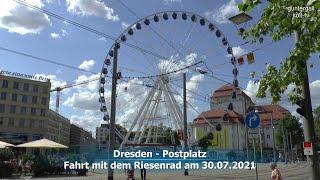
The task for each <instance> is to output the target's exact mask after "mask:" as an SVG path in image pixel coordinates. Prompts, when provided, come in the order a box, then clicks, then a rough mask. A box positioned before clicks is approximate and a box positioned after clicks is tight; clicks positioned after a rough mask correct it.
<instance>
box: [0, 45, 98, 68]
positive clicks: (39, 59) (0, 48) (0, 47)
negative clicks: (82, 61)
mask: <svg viewBox="0 0 320 180" xmlns="http://www.w3.org/2000/svg"><path fill="white" fill-rule="evenodd" d="M0 50H3V51H7V52H11V53H14V54H18V55H21V56H26V57H29V58H32V59H35V60H38V61H41V62H46V63H51V64H55V65H58V66H62V67H66V68H69V69H73V70H77V71H82V72H86V73H91V74H97V73H96V72H93V71H88V70H85V69H81V68H78V67H76V66H72V65H68V64H63V63H59V62H57V61H53V60H50V59H46V58H42V57H38V56H34V55H31V54H27V53H24V52H20V51H16V50H13V49H8V48H5V47H2V46H0Z"/></svg>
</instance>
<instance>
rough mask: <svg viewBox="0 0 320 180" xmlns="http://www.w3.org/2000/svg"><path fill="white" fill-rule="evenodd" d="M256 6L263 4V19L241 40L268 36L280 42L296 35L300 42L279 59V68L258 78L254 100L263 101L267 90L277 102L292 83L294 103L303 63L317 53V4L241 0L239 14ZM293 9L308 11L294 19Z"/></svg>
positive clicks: (300, 0) (319, 3) (319, 24)
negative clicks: (257, 87)
mask: <svg viewBox="0 0 320 180" xmlns="http://www.w3.org/2000/svg"><path fill="white" fill-rule="evenodd" d="M259 4H263V5H266V7H265V9H264V11H263V13H262V16H261V18H260V20H259V21H258V22H257V23H256V24H254V25H253V26H252V27H250V28H249V29H247V30H245V31H244V32H242V33H241V36H242V37H243V39H250V40H251V42H253V43H255V42H260V43H263V40H264V39H263V38H264V37H265V36H270V37H272V39H273V41H279V40H281V39H283V38H284V37H288V36H291V35H292V34H293V33H294V32H297V33H298V34H299V36H298V39H299V41H298V42H297V43H296V45H295V47H294V49H293V50H292V51H291V52H290V54H289V55H288V57H287V58H285V59H283V60H282V62H281V64H280V67H278V68H277V67H276V66H274V65H269V66H268V67H267V69H266V72H265V73H264V74H263V75H262V77H261V80H260V86H259V90H258V94H257V97H260V98H263V97H265V96H266V91H270V94H271V96H272V101H273V103H276V102H278V101H279V100H280V97H281V94H282V93H284V91H285V90H286V89H287V87H288V85H290V84H293V85H295V87H296V88H295V89H294V90H293V92H292V93H291V94H290V96H289V99H290V100H291V102H295V101H296V100H297V98H298V97H299V96H300V95H301V91H302V90H301V86H302V82H303V77H304V75H305V73H306V71H305V69H304V63H306V61H307V60H308V59H309V57H310V55H311V54H313V53H317V52H320V30H319V29H320V28H319V27H320V19H319V17H320V13H319V8H320V1H316V0H268V1H267V2H266V1H264V2H262V1H260V0H244V1H243V2H242V3H240V4H239V5H238V8H239V9H240V11H243V12H250V11H251V10H252V9H253V8H254V7H256V6H258V5H259ZM292 7H304V8H305V9H306V7H309V8H310V9H311V10H309V11H308V12H302V13H303V14H305V15H308V17H304V18H303V17H302V18H297V17H293V13H299V12H300V11H299V10H297V9H293V8H292ZM290 8H291V11H290ZM305 9H302V10H305ZM312 9H313V10H312Z"/></svg>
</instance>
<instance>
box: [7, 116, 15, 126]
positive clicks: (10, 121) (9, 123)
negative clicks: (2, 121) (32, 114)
mask: <svg viewBox="0 0 320 180" xmlns="http://www.w3.org/2000/svg"><path fill="white" fill-rule="evenodd" d="M8 126H9V127H13V126H14V119H13V118H9V121H8Z"/></svg>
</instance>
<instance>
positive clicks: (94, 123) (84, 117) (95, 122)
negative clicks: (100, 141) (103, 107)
mask: <svg viewBox="0 0 320 180" xmlns="http://www.w3.org/2000/svg"><path fill="white" fill-rule="evenodd" d="M102 117H103V114H102V113H101V112H100V111H97V110H95V111H91V110H84V112H83V114H81V115H71V116H70V122H71V123H72V124H76V125H78V126H80V127H82V128H84V129H86V130H88V131H91V132H95V129H96V127H98V126H100V124H101V123H102V122H103V120H102ZM92 134H93V136H94V135H95V133H92Z"/></svg>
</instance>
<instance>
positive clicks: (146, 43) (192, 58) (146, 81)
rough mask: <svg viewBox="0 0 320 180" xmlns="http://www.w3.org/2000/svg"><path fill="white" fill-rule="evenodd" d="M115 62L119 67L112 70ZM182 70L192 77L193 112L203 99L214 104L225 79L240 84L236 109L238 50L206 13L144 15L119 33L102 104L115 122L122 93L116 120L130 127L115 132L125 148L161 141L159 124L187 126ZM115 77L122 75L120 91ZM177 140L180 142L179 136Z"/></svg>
mask: <svg viewBox="0 0 320 180" xmlns="http://www.w3.org/2000/svg"><path fill="white" fill-rule="evenodd" d="M115 60H116V61H117V62H116V61H115ZM114 63H117V67H118V69H112V67H114ZM227 70H229V72H230V73H229V72H228V71H227ZM182 73H186V74H187V75H188V77H190V79H189V80H188V85H189V87H188V86H187V93H188V94H189V95H188V104H189V105H190V107H192V109H193V110H195V111H196V109H197V108H196V106H197V103H199V102H201V103H207V104H209V101H208V96H209V94H210V93H211V89H212V85H213V84H225V83H229V84H233V87H234V88H233V92H232V94H231V96H230V97H231V98H230V103H229V106H228V107H225V109H226V110H227V109H229V110H232V109H233V106H232V102H233V101H234V100H235V99H236V98H237V96H236V89H237V88H238V80H237V76H238V69H237V64H236V60H235V57H234V55H233V50H232V47H231V45H230V44H229V42H228V39H227V37H226V35H225V34H224V33H223V32H222V30H221V29H219V28H218V27H217V26H216V25H215V24H214V23H213V22H211V21H209V20H208V19H206V18H205V17H202V16H201V15H198V14H195V13H191V12H185V11H164V12H158V13H154V14H151V15H149V16H146V17H144V18H141V19H139V20H138V21H136V22H135V23H133V24H131V25H130V26H128V27H126V28H125V29H124V30H123V32H122V33H121V34H120V35H119V36H118V37H117V39H116V40H115V41H114V43H113V44H112V46H111V47H110V49H109V50H108V51H107V54H106V57H105V59H104V62H103V66H102V70H101V73H100V81H99V94H100V98H99V102H100V110H101V112H102V113H103V120H104V121H106V122H109V119H110V118H109V117H110V116H109V112H110V108H111V106H110V104H109V103H110V101H109V100H110V93H111V91H116V92H115V93H116V102H115V104H116V106H117V110H116V114H117V116H116V123H117V124H121V125H122V126H125V127H126V128H127V129H128V130H127V131H126V132H124V131H121V130H119V129H116V130H115V133H116V135H117V137H118V138H119V139H121V140H122V145H121V147H122V146H123V145H124V144H143V143H144V144H145V143H157V141H158V140H159V139H161V133H159V131H160V130H159V129H158V128H159V127H169V129H170V130H171V131H174V132H176V131H179V130H181V129H183V113H182V105H181V99H182V96H181V91H182V85H180V84H179V82H181V76H180V75H181V74H182ZM110 76H115V77H116V79H117V86H116V88H114V89H111V82H110V81H109V79H110V78H109V77H110ZM219 77H220V78H219ZM210 87H211V88H210ZM115 89H117V90H115ZM208 123H209V122H208ZM170 134H171V135H172V134H173V133H170ZM171 139H172V143H176V142H174V138H173V135H172V137H171Z"/></svg>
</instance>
